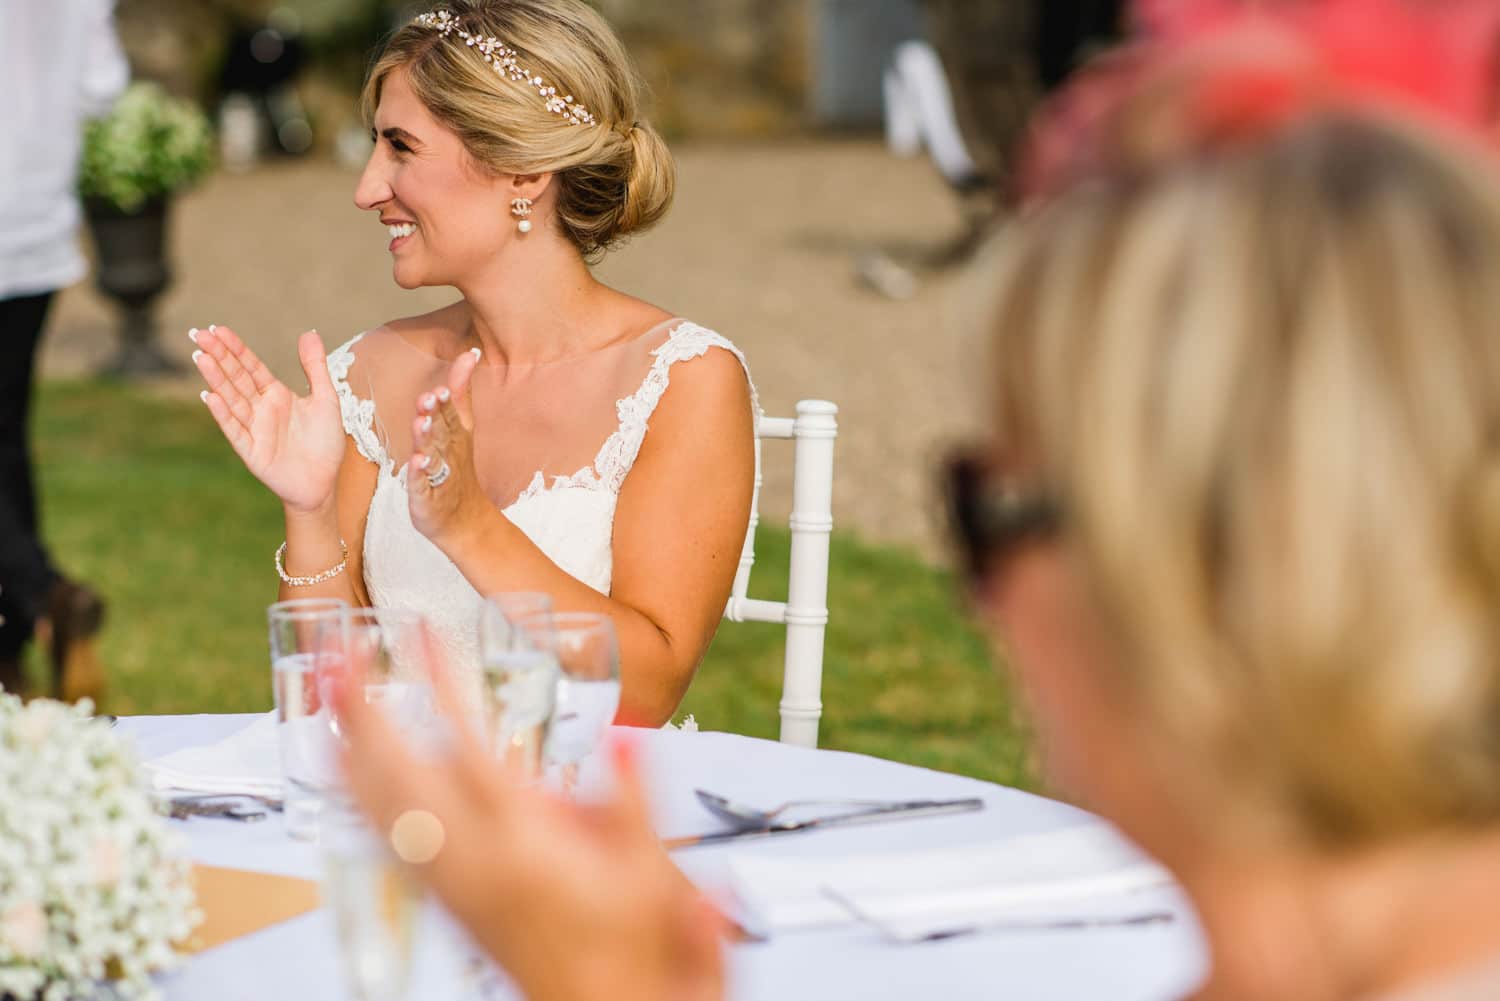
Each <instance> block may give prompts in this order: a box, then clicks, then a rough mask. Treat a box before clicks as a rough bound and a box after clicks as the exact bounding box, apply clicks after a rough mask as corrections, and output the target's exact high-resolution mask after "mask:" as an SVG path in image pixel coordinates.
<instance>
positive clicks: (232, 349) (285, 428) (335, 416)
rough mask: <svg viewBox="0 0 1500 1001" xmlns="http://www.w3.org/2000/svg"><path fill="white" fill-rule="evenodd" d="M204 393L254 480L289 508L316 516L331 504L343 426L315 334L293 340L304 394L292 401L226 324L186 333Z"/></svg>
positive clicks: (282, 387)
mask: <svg viewBox="0 0 1500 1001" xmlns="http://www.w3.org/2000/svg"><path fill="white" fill-rule="evenodd" d="M190 336H192V337H193V340H194V342H195V343H196V344H197V345H198V350H197V351H195V352H193V363H194V364H195V365H197V366H198V371H199V372H200V373H202V375H203V378H204V381H206V382H207V383H208V389H207V391H205V392H204V393H203V402H204V403H206V404H207V405H208V409H209V412H210V413H212V414H213V416H214V420H215V421H217V422H218V424H219V430H221V431H223V432H224V437H225V438H227V439H229V444H230V445H231V446H233V448H234V451H235V454H236V455H238V456H239V457H240V461H242V462H244V464H245V468H247V469H249V470H250V472H251V474H253V475H254V476H255V478H256V479H258V480H260V482H261V483H264V484H265V485H266V487H267V488H268V489H269V490H270V491H271V492H272V493H274V494H275V495H276V496H277V497H279V498H280V499H281V502H282V503H283V504H284V505H286V506H287V507H288V508H291V509H294V510H297V511H316V510H318V509H319V508H321V507H323V506H324V505H326V504H328V503H330V502H331V501H332V499H333V490H334V484H335V482H336V481H337V479H338V472H339V464H340V463H341V462H342V460H343V457H344V428H343V422H342V420H341V418H340V416H339V401H338V396H337V394H336V393H335V392H334V389H333V380H332V379H331V378H330V377H329V375H328V358H327V355H326V354H325V353H324V350H323V342H322V341H321V340H320V339H319V338H318V335H317V332H316V331H308V332H307V333H305V334H303V335H302V337H301V338H300V339H299V340H298V341H297V356H298V358H299V359H300V360H301V362H302V371H303V372H304V373H306V375H307V384H308V387H309V392H308V394H307V395H306V396H298V395H297V394H295V393H293V392H292V391H291V390H290V389H288V388H287V386H286V385H285V384H284V383H282V382H281V381H280V380H278V379H277V378H276V377H275V376H274V375H272V374H271V370H270V369H268V368H266V366H265V363H264V362H262V361H261V360H260V359H259V358H257V357H256V356H255V353H254V352H253V351H251V350H250V349H249V348H248V347H246V346H245V342H244V341H242V340H241V339H240V338H239V337H238V335H236V334H235V332H234V331H233V330H230V329H229V328H228V327H217V326H216V327H210V328H208V329H207V330H198V331H195V332H194V333H193V334H192V335H190Z"/></svg>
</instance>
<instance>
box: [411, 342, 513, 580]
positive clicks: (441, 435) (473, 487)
mask: <svg viewBox="0 0 1500 1001" xmlns="http://www.w3.org/2000/svg"><path fill="white" fill-rule="evenodd" d="M478 364H479V355H478V353H477V352H474V351H465V352H464V353H463V354H462V355H461V356H460V357H459V358H458V360H457V361H455V362H454V363H453V366H452V368H450V369H449V371H448V380H447V382H446V384H444V385H442V386H437V387H434V388H433V389H432V390H430V391H429V392H426V393H423V394H422V395H421V396H420V397H418V398H417V415H416V418H415V419H414V420H413V422H412V454H411V458H410V459H409V460H407V470H406V492H407V499H408V503H409V506H410V509H411V522H412V525H413V526H415V528H416V529H417V531H419V532H421V533H422V534H423V535H425V536H426V537H427V538H428V539H430V540H431V541H432V542H433V544H434V545H436V546H437V547H438V548H439V549H443V550H445V551H446V550H447V549H448V548H449V547H450V546H461V545H463V540H464V539H465V538H466V537H467V535H468V533H469V532H470V531H472V530H473V529H474V528H476V527H477V526H478V525H479V524H480V523H481V522H482V519H483V518H484V517H485V516H486V515H487V514H490V513H493V511H494V505H493V504H491V503H490V501H489V498H488V497H486V496H485V493H484V491H483V489H481V488H480V486H479V479H478V477H477V476H476V475H475V473H474V437H473V432H474V414H473V408H472V406H471V405H470V402H469V380H470V378H471V377H472V376H473V375H474V369H475V367H476V366H477V365H478Z"/></svg>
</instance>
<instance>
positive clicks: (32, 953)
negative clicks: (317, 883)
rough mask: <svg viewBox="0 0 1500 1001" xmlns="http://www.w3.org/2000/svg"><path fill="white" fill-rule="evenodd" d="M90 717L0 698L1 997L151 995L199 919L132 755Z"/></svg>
mask: <svg viewBox="0 0 1500 1001" xmlns="http://www.w3.org/2000/svg"><path fill="white" fill-rule="evenodd" d="M92 712H93V707H92V706H91V705H90V704H89V703H88V702H87V700H85V701H83V702H80V703H79V704H78V705H77V706H68V705H64V704H62V703H60V702H50V701H45V700H37V701H34V702H31V703H30V704H27V705H22V703H21V700H20V699H18V698H16V697H15V696H14V695H8V694H0V997H13V998H16V999H18V1001H33V999H36V1001H74V999H82V998H94V997H97V996H100V994H101V990H105V991H112V992H113V995H114V996H115V997H119V998H125V999H145V998H154V997H155V996H156V991H155V988H154V987H153V985H152V982H151V975H152V973H154V972H156V971H159V970H164V969H168V968H170V967H171V966H172V965H174V963H175V961H176V958H177V957H176V951H175V949H174V943H178V942H182V941H184V940H185V939H186V938H187V937H188V935H189V933H190V932H191V931H192V930H193V927H194V926H195V925H196V924H197V922H198V920H199V915H198V911H197V907H196V905H195V903H194V900H193V889H192V877H191V870H190V866H189V864H188V863H187V862H186V860H185V859H184V858H183V857H182V855H181V851H180V848H181V846H180V845H179V843H178V838H177V837H176V836H175V835H173V834H171V833H170V832H168V830H167V826H166V821H165V819H164V818H163V817H162V816H161V814H160V813H159V812H158V810H157V808H156V806H155V804H154V803H153V802H152V800H151V798H150V796H149V795H148V793H147V791H146V787H145V785H144V784H143V783H142V781H141V779H140V774H139V768H138V765H137V762H136V758H135V754H134V753H133V751H132V750H131V748H130V746H129V745H128V744H127V743H126V741H124V740H123V739H122V738H121V737H120V735H119V734H117V733H115V732H114V731H113V730H111V729H109V727H108V726H107V725H105V724H104V723H101V722H96V721H93V720H91V719H90V717H89V714H90V713H92Z"/></svg>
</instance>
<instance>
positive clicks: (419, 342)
mask: <svg viewBox="0 0 1500 1001" xmlns="http://www.w3.org/2000/svg"><path fill="white" fill-rule="evenodd" d="M468 327H469V307H468V304H467V303H465V302H464V301H463V300H462V299H460V300H458V301H457V302H454V303H451V304H449V305H447V306H443V307H440V308H438V309H434V310H432V311H431V312H428V313H421V314H418V315H416V316H403V317H400V318H399V319H395V320H387V321H386V322H385V323H383V324H381V325H380V327H379V328H378V329H379V330H383V331H386V332H387V333H388V334H390V335H393V336H395V337H399V338H400V339H401V340H403V341H405V342H406V343H407V344H409V345H411V346H412V347H414V348H416V349H417V350H418V351H421V352H422V353H424V354H430V355H437V356H439V357H448V356H450V355H457V353H458V352H459V351H460V350H462V341H463V338H464V333H465V331H467V330H468Z"/></svg>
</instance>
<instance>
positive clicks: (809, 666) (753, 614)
mask: <svg viewBox="0 0 1500 1001" xmlns="http://www.w3.org/2000/svg"><path fill="white" fill-rule="evenodd" d="M838 412H839V408H838V407H836V406H834V405H833V404H832V403H829V402H827V401H826V400H803V401H801V402H800V403H798V404H797V416H796V417H762V418H761V419H760V422H759V424H758V425H757V427H756V434H755V437H756V441H755V493H754V497H753V500H752V501H751V506H750V527H749V529H748V530H747V531H746V533H745V548H744V550H743V552H742V554H741V556H740V565H739V569H738V571H737V572H736V573H735V577H734V593H733V595H732V596H731V597H730V599H729V607H728V608H726V609H725V611H724V618H725V619H727V620H728V621H730V622H774V623H780V624H782V625H785V626H786V661H785V668H784V673H783V677H782V687H781V740H782V742H783V743H786V744H798V745H801V746H803V747H816V746H818V720H819V719H820V718H821V717H822V715H823V701H822V689H823V636H824V632H825V630H826V628H827V625H828V542H829V536H830V535H831V534H832V532H833V445H834V440H835V439H836V438H837V437H838V433H839V426H838V421H837V416H838ZM768 438H773V439H789V440H791V441H792V443H793V460H792V461H793V469H792V516H791V519H790V526H791V531H792V552H791V568H790V572H789V574H788V577H789V579H788V582H787V600H786V601H765V600H762V599H759V598H751V597H749V596H748V594H747V593H746V592H747V591H748V590H749V586H750V570H751V568H752V567H753V566H754V565H755V530H756V528H757V526H758V525H759V524H760V488H761V472H760V462H761V442H763V441H765V440H766V439H768Z"/></svg>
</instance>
